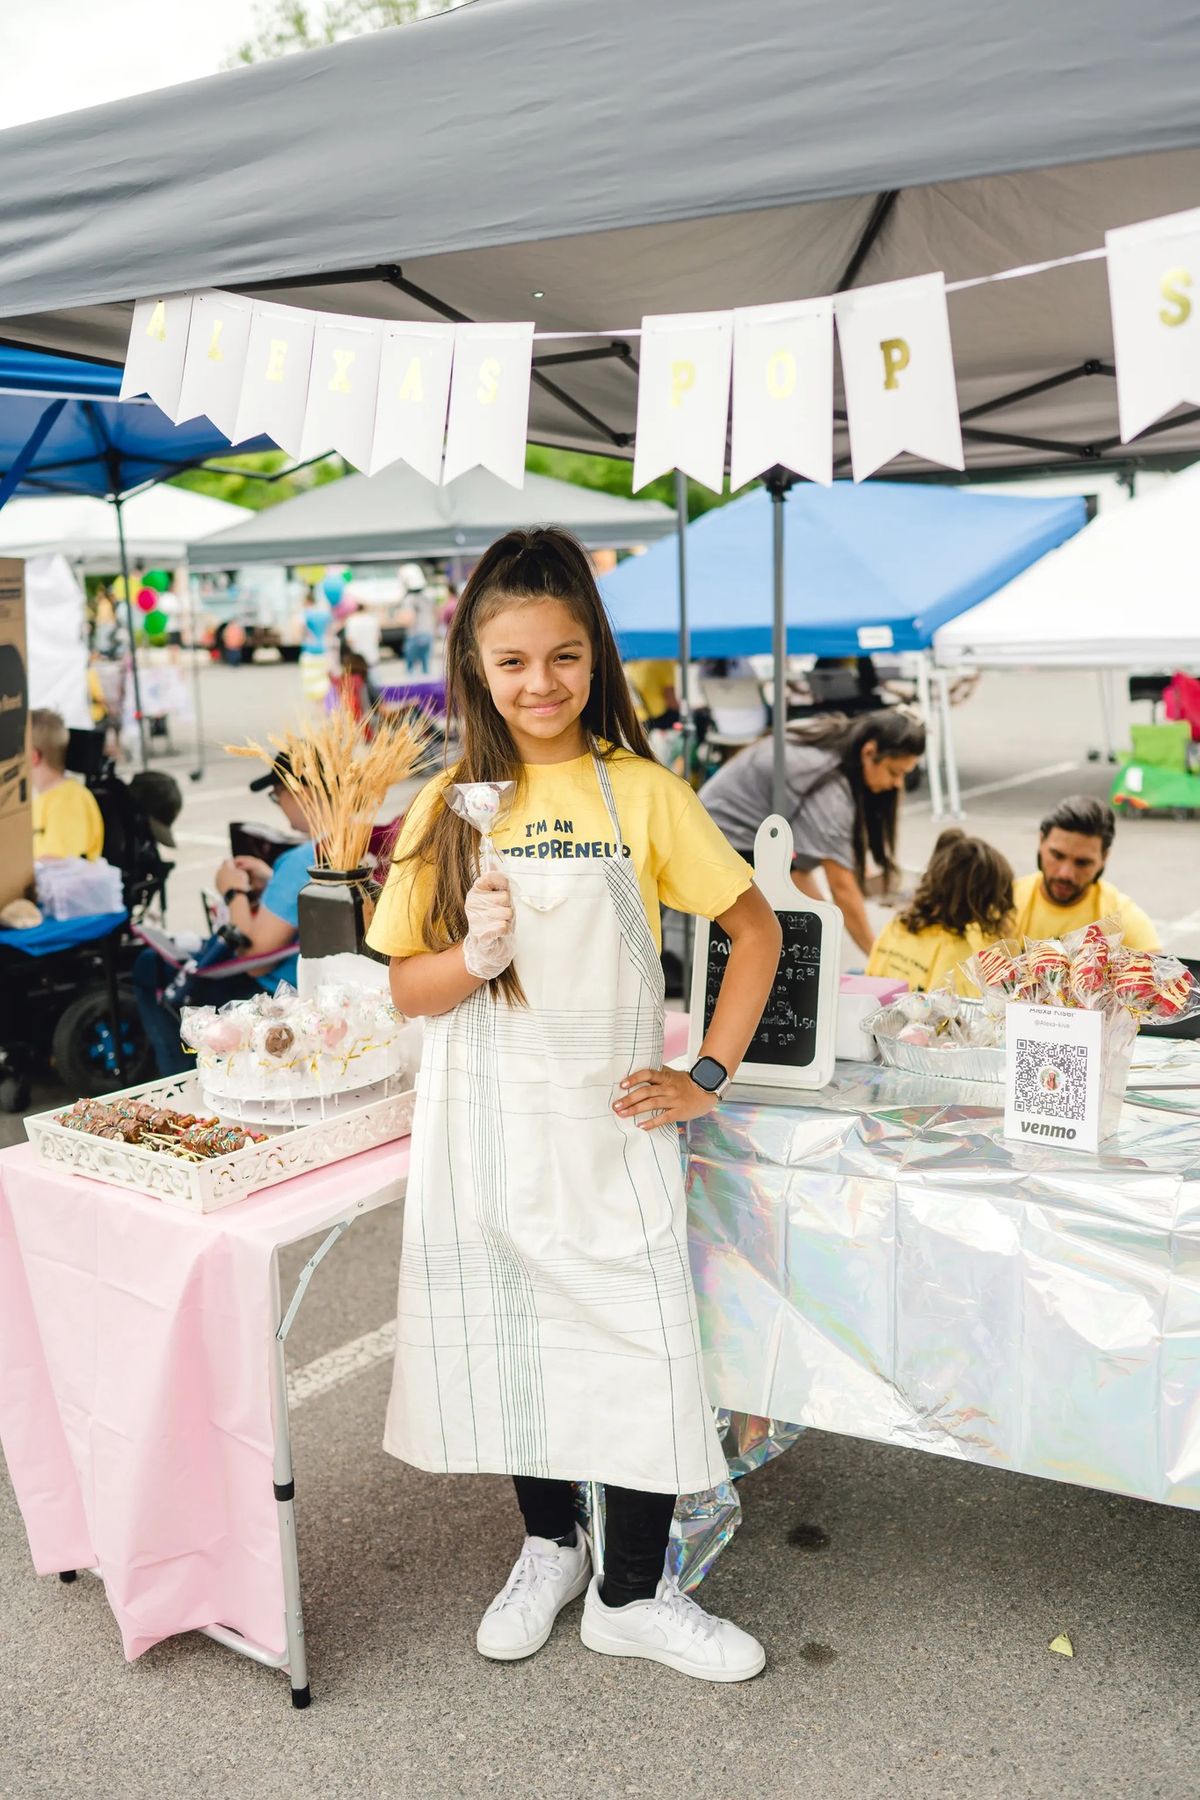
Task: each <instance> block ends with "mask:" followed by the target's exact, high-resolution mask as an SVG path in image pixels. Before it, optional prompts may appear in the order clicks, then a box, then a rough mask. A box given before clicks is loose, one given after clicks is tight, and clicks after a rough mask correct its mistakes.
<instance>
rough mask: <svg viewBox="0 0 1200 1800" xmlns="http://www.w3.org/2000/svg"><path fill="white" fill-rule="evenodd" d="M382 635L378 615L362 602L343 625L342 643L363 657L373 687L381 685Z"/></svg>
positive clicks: (353, 652) (347, 648)
mask: <svg viewBox="0 0 1200 1800" xmlns="http://www.w3.org/2000/svg"><path fill="white" fill-rule="evenodd" d="M382 637H383V633H382V630H381V628H380V624H379V620H378V618H377V616H376V615H375V613H373V612H372V611H371V609H370V607H368V606H364V605H362V603H361V602H360V603H359V605H358V606H357V607H356V609H355V610H354V612H352V613H351V614H350V616H349V618H348V619H347V620H346V623H345V624H344V625H343V626H342V645H343V647H344V648H345V649H346V650H349V651H350V652H351V653H352V654H353V655H355V656H359V657H361V658H362V660H363V662H364V663H365V664H366V667H367V680H368V682H369V683H370V684H371V686H372V687H373V688H377V687H379V686H380V678H379V651H380V644H381V642H382Z"/></svg>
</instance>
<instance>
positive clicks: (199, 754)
mask: <svg viewBox="0 0 1200 1800" xmlns="http://www.w3.org/2000/svg"><path fill="white" fill-rule="evenodd" d="M175 579H176V580H177V581H182V583H183V600H184V607H185V611H186V617H187V637H188V655H189V656H190V657H191V659H192V710H193V712H194V713H195V715H196V766H195V768H194V769H192V770H190V771H189V779H190V780H192V781H203V779H204V776H205V774H206V773H207V766H206V764H205V760H204V715H203V712H202V710H201V706H200V664H199V662H198V661H197V660H196V597H195V595H194V593H193V592H192V577H191V571H190V570H189V568H188V566H187V564H186V563H181V564H180V566H179V569H178V571H177V573H176V577H175Z"/></svg>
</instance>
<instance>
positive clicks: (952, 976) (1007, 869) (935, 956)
mask: <svg viewBox="0 0 1200 1800" xmlns="http://www.w3.org/2000/svg"><path fill="white" fill-rule="evenodd" d="M1012 922H1013V872H1012V868H1011V866H1010V865H1009V863H1008V861H1007V860H1006V858H1004V857H1003V856H1001V854H1000V852H999V851H998V850H993V848H992V846H991V845H990V844H985V843H984V841H983V839H982V838H973V837H968V836H967V835H966V833H965V832H963V831H960V830H959V829H958V828H957V827H953V828H952V829H951V830H949V831H943V832H942V834H941V836H940V837H939V838H938V841H937V843H936V844H935V845H934V847H933V855H932V856H931V857H930V859H929V862H928V865H927V866H926V869H925V873H924V874H923V875H922V877H921V879H920V881H919V883H918V884H917V891H916V893H915V894H914V895H913V897H912V900H911V901H910V903H909V905H908V906H907V907H905V909H904V911H903V912H901V913H898V914H897V916H896V917H895V918H894V919H892V920H891V921H890V922H889V923H888V924H887V925H885V926H884V928H883V930H882V931H881V932H880V934H879V936H878V937H877V938H876V940H875V945H874V948H873V949H872V951H871V955H870V958H869V959H868V962H867V974H868V975H882V976H885V977H889V978H891V979H893V980H896V981H906V982H907V983H908V985H909V987H910V988H920V989H923V990H924V991H926V992H928V990H929V989H930V988H936V987H946V986H950V987H953V988H954V990H955V991H956V992H957V993H960V994H967V995H974V994H975V993H976V992H977V991H978V990H977V989H976V987H975V984H974V983H973V982H972V981H971V980H970V978H969V977H968V976H966V975H964V974H961V973H960V964H962V963H963V962H965V961H966V959H967V957H969V956H972V955H973V954H974V953H975V951H976V950H979V949H982V947H983V945H984V944H991V943H994V942H995V940H996V939H997V938H1002V937H1006V936H1008V935H1009V934H1010V933H1011V931H1012Z"/></svg>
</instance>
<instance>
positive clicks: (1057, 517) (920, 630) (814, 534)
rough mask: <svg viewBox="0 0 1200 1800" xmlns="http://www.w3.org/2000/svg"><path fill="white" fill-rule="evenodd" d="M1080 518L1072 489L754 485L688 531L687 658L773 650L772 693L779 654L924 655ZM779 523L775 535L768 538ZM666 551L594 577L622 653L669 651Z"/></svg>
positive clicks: (669, 562) (672, 647)
mask: <svg viewBox="0 0 1200 1800" xmlns="http://www.w3.org/2000/svg"><path fill="white" fill-rule="evenodd" d="M768 515H772V517H771V518H770V520H769V518H768ZM1086 523H1087V506H1086V502H1085V501H1084V500H1082V499H1080V498H1072V499H1066V500H1030V499H1024V498H1017V497H1015V496H1013V497H1011V498H1010V497H1007V496H1004V495H993V494H973V493H970V492H968V491H966V490H965V489H962V488H953V487H944V486H923V485H919V484H917V483H914V482H895V481H892V482H889V481H869V482H863V483H862V484H861V485H859V486H855V485H854V484H853V483H852V482H849V481H838V482H835V483H834V484H833V486H832V487H829V488H824V487H817V486H814V485H813V484H811V483H808V482H804V483H800V484H798V485H796V486H795V487H793V488H792V490H791V493H790V496H789V498H788V502H787V505H786V506H784V505H782V504H780V500H779V498H776V497H775V496H774V495H772V494H771V493H770V492H768V490H767V489H766V488H756V489H755V490H754V491H753V492H752V493H749V494H747V495H745V497H744V498H743V499H741V500H735V501H732V502H731V503H730V504H729V505H728V506H723V507H718V508H717V509H715V510H714V511H712V512H708V513H705V514H703V515H702V517H700V518H699V519H697V520H696V521H695V522H694V524H692V525H689V526H688V528H687V552H688V555H687V560H688V576H687V615H688V617H687V631H688V638H689V641H690V646H691V654H692V655H693V656H697V657H709V656H753V655H757V654H761V653H764V652H767V651H770V650H772V649H774V651H775V654H776V657H777V667H776V691H777V692H781V691H782V681H781V680H780V664H781V661H782V658H783V656H784V655H785V654H790V655H798V654H808V655H813V656H854V655H859V654H862V653H863V652H866V651H871V650H897V651H922V652H924V651H927V650H928V649H929V647H930V645H931V644H932V642H933V634H934V632H935V631H936V630H937V629H938V627H939V626H941V625H945V624H946V623H947V622H948V621H949V620H950V619H954V618H957V617H958V615H959V614H960V613H963V612H966V611H968V609H969V608H970V607H972V606H975V605H977V604H978V603H979V602H980V601H981V600H986V599H987V598H988V596H989V595H991V594H994V593H995V592H996V591H997V590H998V589H999V588H1002V587H1003V586H1005V584H1006V583H1007V582H1009V581H1011V580H1012V579H1013V578H1014V577H1015V576H1017V575H1019V574H1020V573H1021V571H1022V570H1023V569H1026V568H1028V567H1029V565H1030V564H1031V563H1034V562H1037V560H1038V559H1039V557H1042V556H1044V555H1045V554H1046V552H1047V551H1048V550H1053V549H1054V548H1055V547H1056V545H1058V544H1061V543H1063V542H1064V541H1065V539H1067V538H1069V537H1072V536H1074V534H1075V532H1077V531H1079V530H1080V529H1081V528H1082V527H1083V526H1084V525H1085V524H1086ZM772 527H774V529H772ZM780 532H781V533H782V536H783V543H782V544H781V545H777V544H776V542H775V539H776V536H777V535H778V534H779V533H780ZM780 551H782V552H783V554H779V552H780ZM677 556H678V551H677V548H676V546H675V545H674V544H672V543H670V542H665V541H664V542H663V543H660V544H657V545H655V546H654V547H653V549H650V550H648V551H647V552H646V553H645V555H643V556H635V557H629V558H628V559H627V560H626V561H625V562H623V563H621V564H620V566H619V567H618V568H616V569H614V570H613V571H612V573H611V574H609V575H606V576H605V577H604V578H603V580H602V581H601V583H600V589H601V592H602V594H603V595H604V599H605V603H606V605H607V606H608V610H609V613H610V615H611V617H612V621H613V626H614V629H615V631H616V633H617V640H618V642H619V644H620V647H621V653H622V655H623V656H626V657H645V656H675V655H676V654H678V651H679V645H680V622H679V611H678V608H679V585H678V583H679V578H678V569H677ZM777 619H779V620H780V624H779V626H778V628H777V623H776V621H777ZM918 668H919V678H920V681H921V690H922V704H923V710H924V712H925V716H926V718H927V719H928V720H931V721H932V720H934V719H935V718H938V722H939V723H940V726H941V730H940V733H939V735H940V737H941V740H942V742H941V745H940V748H942V749H943V750H945V752H946V760H947V766H948V770H949V773H950V784H951V795H950V799H951V806H952V809H954V810H956V809H957V793H956V791H955V789H956V778H955V776H954V773H953V758H952V756H951V755H950V754H949V744H948V741H947V740H948V732H949V723H948V711H949V708H948V705H947V704H946V700H945V691H944V685H943V690H942V703H941V705H940V707H939V708H938V709H937V710H936V712H935V708H934V706H933V704H932V693H931V684H932V679H933V677H932V675H931V671H930V660H929V658H928V657H926V656H922V658H921V660H920V663H919V665H918ZM776 710H777V713H778V711H779V709H776ZM939 715H940V717H939ZM936 765H937V759H936V758H935V757H934V756H931V758H930V777H931V788H932V790H933V798H934V803H935V807H936V808H939V809H940V800H941V792H940V788H941V782H940V771H939V768H938V767H937V766H936Z"/></svg>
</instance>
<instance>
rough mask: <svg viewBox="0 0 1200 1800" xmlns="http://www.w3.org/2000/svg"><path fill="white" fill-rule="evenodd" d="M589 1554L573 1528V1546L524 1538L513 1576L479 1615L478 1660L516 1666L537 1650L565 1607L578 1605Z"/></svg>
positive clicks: (589, 1566)
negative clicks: (575, 1602) (485, 1657)
mask: <svg viewBox="0 0 1200 1800" xmlns="http://www.w3.org/2000/svg"><path fill="white" fill-rule="evenodd" d="M591 1573H592V1551H591V1545H590V1544H589V1543H588V1540H587V1537H586V1535H585V1534H584V1532H583V1531H581V1530H580V1528H579V1526H578V1525H577V1526H576V1527H575V1542H574V1544H573V1545H569V1546H567V1547H564V1546H563V1545H562V1544H556V1543H555V1542H554V1540H553V1538H540V1537H527V1538H526V1539H525V1542H524V1543H523V1544H522V1546H521V1554H520V1556H518V1558H517V1560H516V1562H515V1563H514V1564H513V1570H512V1574H511V1575H510V1576H509V1578H508V1580H507V1581H506V1582H505V1584H504V1586H503V1587H502V1588H501V1589H500V1592H499V1593H498V1594H497V1595H496V1598H495V1599H494V1600H493V1601H492V1604H491V1605H490V1606H489V1607H488V1609H487V1611H486V1612H485V1613H484V1615H483V1618H482V1619H481V1620H480V1623H479V1630H478V1631H477V1632H476V1634H475V1648H476V1649H477V1650H478V1651H479V1653H480V1655H481V1656H490V1657H492V1658H493V1660H494V1661H496V1662H516V1661H517V1660H518V1658H520V1657H522V1656H532V1655H533V1653H534V1651H535V1650H540V1649H541V1647H542V1645H543V1644H544V1643H545V1641H546V1639H547V1638H548V1637H549V1636H550V1633H551V1631H552V1630H553V1629H554V1621H555V1619H557V1617H558V1615H559V1613H560V1612H561V1611H562V1609H563V1607H564V1606H567V1605H569V1603H570V1602H571V1601H572V1600H577V1599H578V1598H579V1596H580V1594H582V1592H583V1590H584V1588H585V1587H586V1586H587V1584H588V1582H589V1580H590V1579H591Z"/></svg>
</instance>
